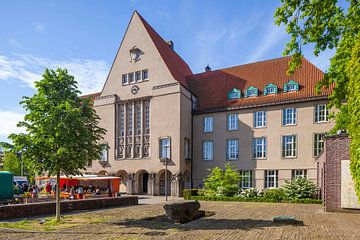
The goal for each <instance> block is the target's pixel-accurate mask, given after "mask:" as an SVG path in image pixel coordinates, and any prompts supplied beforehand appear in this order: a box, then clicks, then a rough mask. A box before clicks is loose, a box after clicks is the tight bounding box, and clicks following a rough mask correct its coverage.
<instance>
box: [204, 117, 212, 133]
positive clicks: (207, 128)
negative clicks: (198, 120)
mask: <svg viewBox="0 0 360 240" xmlns="http://www.w3.org/2000/svg"><path fill="white" fill-rule="evenodd" d="M203 121H204V122H203V131H204V133H209V132H212V131H213V130H214V126H213V122H214V118H213V117H204V120H203Z"/></svg>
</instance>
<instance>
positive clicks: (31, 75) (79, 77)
mask: <svg viewBox="0 0 360 240" xmlns="http://www.w3.org/2000/svg"><path fill="white" fill-rule="evenodd" d="M45 68H52V69H56V68H66V69H68V71H69V73H70V74H71V75H73V76H74V77H75V80H76V81H77V82H78V87H79V89H80V91H81V92H82V93H83V94H88V93H93V92H98V91H100V90H101V88H102V86H103V84H104V82H105V80H106V76H107V73H108V64H107V62H105V61H104V60H93V59H49V58H41V57H34V56H31V55H25V54H13V55H12V56H11V57H7V56H4V55H0V81H1V80H6V81H21V82H22V83H23V84H25V85H26V86H29V87H31V88H34V82H35V81H36V80H39V79H41V74H42V72H43V71H44V69H45Z"/></svg>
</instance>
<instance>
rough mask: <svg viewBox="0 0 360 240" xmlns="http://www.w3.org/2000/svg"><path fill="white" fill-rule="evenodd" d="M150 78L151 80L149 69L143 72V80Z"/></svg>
mask: <svg viewBox="0 0 360 240" xmlns="http://www.w3.org/2000/svg"><path fill="white" fill-rule="evenodd" d="M148 78H149V73H148V70H147V69H145V70H142V79H143V80H147V79H148Z"/></svg>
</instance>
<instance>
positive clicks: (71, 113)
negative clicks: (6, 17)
mask: <svg viewBox="0 0 360 240" xmlns="http://www.w3.org/2000/svg"><path fill="white" fill-rule="evenodd" d="M42 77H43V78H42V79H41V80H40V81H37V82H35V87H36V89H37V93H36V94H35V95H34V96H32V97H24V98H23V101H22V102H21V103H20V104H21V105H23V107H24V108H25V110H26V112H27V114H26V115H25V117H24V121H21V122H19V123H18V126H19V127H24V128H25V129H26V131H27V134H11V135H10V136H9V138H10V139H11V140H12V141H13V143H14V145H15V150H16V151H20V150H21V151H22V152H23V157H24V158H26V159H27V160H28V161H29V162H31V164H32V167H33V168H34V169H36V170H37V171H38V172H46V173H47V174H48V175H56V176H57V180H58V181H57V187H59V180H60V173H63V174H65V175H76V174H81V170H84V169H85V168H86V166H87V164H88V163H89V161H91V160H94V159H99V156H100V153H101V149H102V145H101V144H100V143H99V141H100V140H101V139H102V136H103V134H104V133H105V129H103V128H100V127H98V123H99V117H98V116H97V115H96V113H95V110H94V109H93V108H92V100H91V99H90V98H80V97H79V94H80V91H79V90H78V89H77V82H76V81H75V79H74V77H73V76H71V75H69V74H68V72H67V70H65V69H57V70H56V71H54V70H49V69H46V70H45V72H44V73H43V75H42ZM57 193H59V191H58V189H57ZM57 199H58V200H59V196H58V194H57ZM58 206H60V204H59V202H58ZM58 211H60V210H58ZM58 211H57V218H58V219H60V212H58Z"/></svg>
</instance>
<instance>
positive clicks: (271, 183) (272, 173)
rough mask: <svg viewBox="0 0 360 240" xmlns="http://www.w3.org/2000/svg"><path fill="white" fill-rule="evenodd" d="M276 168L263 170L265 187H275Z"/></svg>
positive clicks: (276, 181) (276, 182) (276, 184)
mask: <svg viewBox="0 0 360 240" xmlns="http://www.w3.org/2000/svg"><path fill="white" fill-rule="evenodd" d="M278 186H279V185H278V170H265V186H264V187H265V188H277V187H278Z"/></svg>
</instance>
